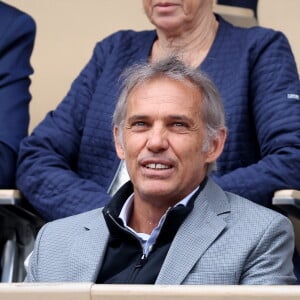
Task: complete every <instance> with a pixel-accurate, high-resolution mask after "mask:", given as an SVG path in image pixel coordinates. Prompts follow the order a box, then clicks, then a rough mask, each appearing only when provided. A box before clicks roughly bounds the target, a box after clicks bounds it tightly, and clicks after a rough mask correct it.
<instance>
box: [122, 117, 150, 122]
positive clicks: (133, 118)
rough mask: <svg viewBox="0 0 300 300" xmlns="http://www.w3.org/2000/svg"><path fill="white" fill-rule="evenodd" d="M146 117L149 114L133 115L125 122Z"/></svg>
mask: <svg viewBox="0 0 300 300" xmlns="http://www.w3.org/2000/svg"><path fill="white" fill-rule="evenodd" d="M148 118H149V116H147V115H133V116H131V117H129V118H128V119H127V122H132V121H136V120H145V119H148Z"/></svg>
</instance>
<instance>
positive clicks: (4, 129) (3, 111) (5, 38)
mask: <svg viewBox="0 0 300 300" xmlns="http://www.w3.org/2000/svg"><path fill="white" fill-rule="evenodd" d="M35 32H36V25H35V22H34V20H33V19H32V17H31V16H29V15H28V14H25V13H24V12H21V11H20V10H18V9H17V8H15V7H12V6H10V5H7V4H5V3H4V2H2V1H1V2H0V188H2V189H3V188H14V187H15V171H16V161H17V153H18V150H19V144H20V141H21V139H22V138H24V137H25V136H26V135H27V130H28V124H29V101H30V99H31V95H30V92H29V85H30V78H29V75H30V74H32V72H33V70H32V67H31V65H30V57H31V53H32V50H33V45H34V39H35Z"/></svg>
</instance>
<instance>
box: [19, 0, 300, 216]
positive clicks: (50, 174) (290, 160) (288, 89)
mask: <svg viewBox="0 0 300 300" xmlns="http://www.w3.org/2000/svg"><path fill="white" fill-rule="evenodd" d="M143 3H144V8H145V12H146V14H147V16H148V18H149V19H150V21H151V22H152V23H153V24H154V25H155V27H156V30H152V31H142V32H135V31H131V30H124V31H119V32H117V33H114V34H112V35H110V36H109V37H107V38H105V39H104V40H103V41H101V42H99V43H97V45H96V47H95V49H94V53H93V55H92V57H91V59H90V61H89V62H88V63H87V65H86V66H85V67H84V69H83V70H82V72H81V73H80V75H79V76H78V77H77V78H76V79H75V81H74V82H73V84H72V86H71V89H70V91H69V92H68V94H67V95H66V97H65V98H64V99H63V101H62V102H61V103H60V104H59V106H58V107H57V108H56V109H55V110H54V111H51V112H49V113H48V114H47V116H46V117H45V119H44V120H43V121H42V122H41V123H40V124H39V125H38V126H37V127H36V128H35V129H34V131H33V133H32V135H31V136H29V137H28V138H25V139H24V140H23V142H22V144H21V148H20V153H19V166H18V171H17V186H18V188H19V189H20V190H21V191H22V192H23V194H24V195H25V197H26V198H27V199H28V200H29V201H30V202H31V204H32V205H33V206H34V207H35V208H36V210H37V211H39V212H40V214H41V215H42V216H43V217H44V218H45V219H46V220H54V219H58V218H62V217H66V216H69V215H74V214H78V213H81V212H84V211H88V210H91V209H94V208H98V207H102V206H104V205H105V204H106V203H108V202H109V200H110V199H111V196H112V194H113V191H114V190H115V189H116V188H117V187H118V185H119V182H122V180H121V179H122V176H121V175H122V174H125V173H126V172H123V171H122V170H124V165H123V164H122V162H120V160H119V159H118V157H117V155H116V152H115V149H114V143H113V138H112V134H111V126H112V125H111V124H112V115H113V112H114V109H115V103H116V100H117V98H118V94H119V82H120V81H119V77H120V74H121V73H122V71H123V70H124V69H125V68H126V67H128V66H131V65H132V64H134V63H137V62H143V61H155V60H157V59H160V58H163V57H165V56H167V55H169V54H170V53H172V54H173V53H176V54H177V55H178V56H180V58H181V59H182V60H183V61H184V62H185V63H187V64H189V65H191V66H193V67H198V68H200V69H201V70H202V71H204V72H206V73H207V74H208V76H209V77H210V78H211V79H212V80H213V81H214V82H215V84H216V85H217V87H218V89H219V91H220V94H221V97H222V100H223V104H224V108H225V114H226V122H227V127H228V139H227V142H226V144H225V148H224V151H223V153H222V155H221V156H220V158H219V159H218V162H217V166H218V169H217V170H216V171H214V173H213V175H212V177H213V179H214V180H215V181H216V182H217V183H218V184H219V185H220V186H221V187H222V188H223V189H224V190H226V191H231V192H233V193H236V194H239V195H241V196H243V197H245V198H248V199H250V200H252V201H254V202H256V203H259V204H261V205H264V206H266V207H270V206H271V199H272V196H273V193H274V192H275V191H276V190H278V189H286V188H296V189H300V172H299V169H300V118H299V116H300V83H299V77H298V72H297V67H296V63H295V59H294V56H293V54H292V51H291V48H290V45H289V42H288V40H287V38H286V37H285V36H284V35H283V34H282V33H281V32H278V31H274V30H271V29H265V28H261V27H253V28H239V27H235V26H233V25H231V24H230V23H228V22H226V21H225V20H223V19H222V18H221V17H220V16H216V15H214V14H213V11H212V6H213V1H212V0H210V1H208V0H199V1H194V0H181V1H178V0H177V1H173V0H169V1H168V4H160V2H159V1H154V0H144V1H143ZM125 178H126V176H125Z"/></svg>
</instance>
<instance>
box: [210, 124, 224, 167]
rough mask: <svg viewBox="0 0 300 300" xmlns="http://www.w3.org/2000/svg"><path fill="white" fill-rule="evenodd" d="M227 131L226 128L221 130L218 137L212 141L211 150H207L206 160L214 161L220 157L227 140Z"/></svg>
mask: <svg viewBox="0 0 300 300" xmlns="http://www.w3.org/2000/svg"><path fill="white" fill-rule="evenodd" d="M226 136H227V132H226V129H225V128H222V129H220V130H219V134H218V136H217V137H216V138H214V139H213V140H212V141H211V143H210V147H209V150H208V151H207V152H206V162H207V163H212V162H214V161H216V160H217V159H218V157H219V156H220V155H221V153H222V151H223V148H224V144H225V140H226Z"/></svg>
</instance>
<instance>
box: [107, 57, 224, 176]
mask: <svg viewBox="0 0 300 300" xmlns="http://www.w3.org/2000/svg"><path fill="white" fill-rule="evenodd" d="M156 78H169V79H172V80H176V81H181V82H189V83H191V84H192V85H193V86H194V87H195V88H197V89H198V90H199V91H200V93H201V95H202V99H201V100H202V106H201V108H202V109H201V111H199V114H200V117H201V119H202V120H203V123H204V125H205V128H206V134H205V140H204V143H203V151H204V152H205V151H208V149H209V147H210V143H211V141H212V140H213V139H214V138H216V137H217V136H218V135H219V131H220V130H221V129H223V128H225V127H226V126H225V115H224V108H223V104H222V101H221V98H220V95H219V92H218V90H217V88H216V86H215V84H214V83H213V82H212V81H211V80H210V79H209V78H208V77H207V75H205V74H204V73H203V72H202V71H199V70H198V69H193V68H191V67H188V66H187V65H185V64H184V63H183V62H182V61H181V60H180V59H178V58H177V57H174V56H172V57H168V58H166V59H163V60H160V61H157V62H155V63H142V64H136V65H133V66H131V67H129V68H127V69H126V70H125V71H124V72H123V73H122V76H121V79H122V80H123V81H122V83H123V85H122V89H121V93H120V96H119V99H118V102H117V105H116V108H115V112H114V115H113V125H114V126H116V127H118V128H119V134H120V135H119V139H120V142H122V136H123V128H124V122H125V117H126V112H127V99H128V96H129V94H130V92H131V91H132V89H133V88H135V87H137V86H139V85H141V84H143V83H145V82H148V81H150V80H152V79H156ZM199 100H200V99H199ZM214 168H215V164H214V163H212V164H210V165H209V167H208V172H210V171H211V170H213V169H214Z"/></svg>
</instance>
